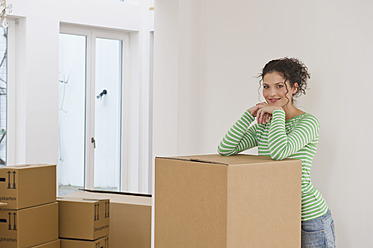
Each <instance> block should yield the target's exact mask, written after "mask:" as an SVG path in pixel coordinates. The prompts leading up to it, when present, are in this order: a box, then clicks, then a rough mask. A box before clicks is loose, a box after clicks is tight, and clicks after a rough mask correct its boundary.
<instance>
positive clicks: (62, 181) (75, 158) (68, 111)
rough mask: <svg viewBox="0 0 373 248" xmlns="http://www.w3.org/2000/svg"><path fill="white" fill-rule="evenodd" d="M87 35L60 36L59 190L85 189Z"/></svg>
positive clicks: (60, 193) (69, 191) (65, 191)
mask: <svg viewBox="0 0 373 248" xmlns="http://www.w3.org/2000/svg"><path fill="white" fill-rule="evenodd" d="M85 85H86V36H80V35H70V34H60V57H59V116H58V117H59V161H58V187H59V193H58V194H59V195H60V196H63V195H66V194H69V193H71V192H73V191H76V190H77V189H78V188H84V151H85V149H84V143H85V142H84V137H85V89H86V86H85Z"/></svg>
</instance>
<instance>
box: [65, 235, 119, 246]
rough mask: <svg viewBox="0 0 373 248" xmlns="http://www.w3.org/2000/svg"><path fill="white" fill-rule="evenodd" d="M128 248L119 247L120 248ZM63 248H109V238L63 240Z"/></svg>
mask: <svg viewBox="0 0 373 248" xmlns="http://www.w3.org/2000/svg"><path fill="white" fill-rule="evenodd" d="M120 247H123V248H125V247H126V246H119V247H118V248H120ZM61 248H109V238H108V237H103V238H101V239H98V240H76V239H75V240H74V239H61Z"/></svg>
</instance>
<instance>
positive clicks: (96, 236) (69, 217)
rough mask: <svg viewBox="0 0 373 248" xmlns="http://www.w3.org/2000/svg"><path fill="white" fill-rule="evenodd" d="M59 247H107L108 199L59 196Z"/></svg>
mask: <svg viewBox="0 0 373 248" xmlns="http://www.w3.org/2000/svg"><path fill="white" fill-rule="evenodd" d="M58 203H59V226H60V239H61V248H96V247H100V248H108V247H109V238H108V236H109V220H110V201H109V200H108V199H102V200H100V199H84V198H72V197H59V198H58Z"/></svg>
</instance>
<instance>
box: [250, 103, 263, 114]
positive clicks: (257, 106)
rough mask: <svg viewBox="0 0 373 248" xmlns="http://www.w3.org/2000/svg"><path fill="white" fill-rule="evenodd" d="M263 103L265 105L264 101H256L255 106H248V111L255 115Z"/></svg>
mask: <svg viewBox="0 0 373 248" xmlns="http://www.w3.org/2000/svg"><path fill="white" fill-rule="evenodd" d="M265 105H267V103H266V102H260V103H257V104H256V105H255V106H253V107H251V108H249V111H250V113H251V114H252V115H253V116H255V117H256V115H257V112H258V110H259V109H260V108H262V107H264V106H265Z"/></svg>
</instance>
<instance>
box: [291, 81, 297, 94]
mask: <svg viewBox="0 0 373 248" xmlns="http://www.w3.org/2000/svg"><path fill="white" fill-rule="evenodd" d="M292 90H293V95H294V94H295V93H297V91H298V83H294V84H293V88H292Z"/></svg>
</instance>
